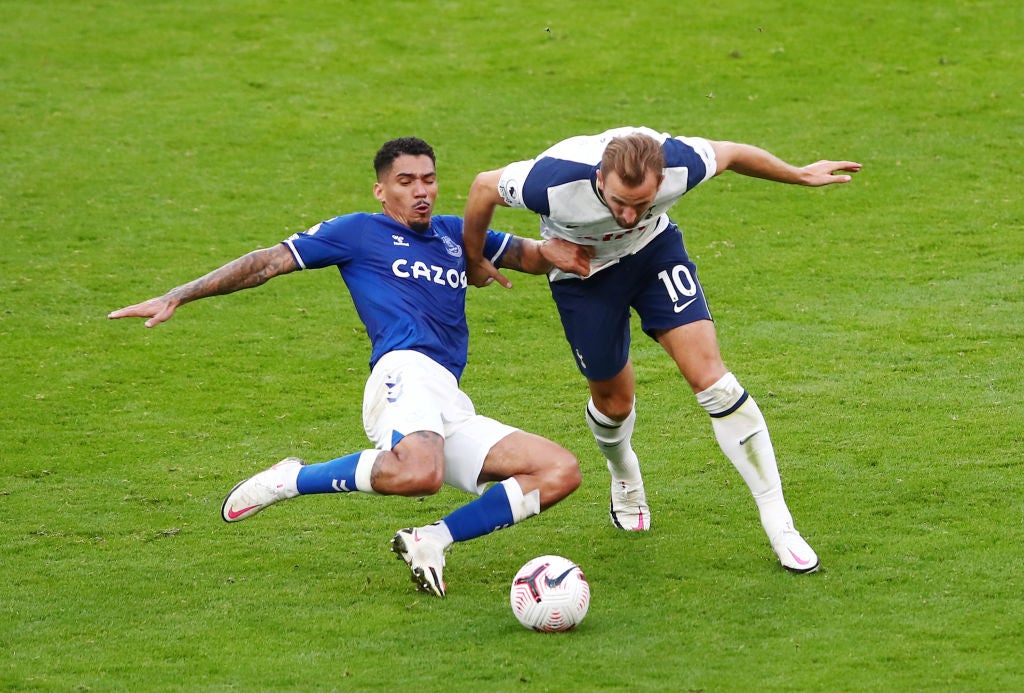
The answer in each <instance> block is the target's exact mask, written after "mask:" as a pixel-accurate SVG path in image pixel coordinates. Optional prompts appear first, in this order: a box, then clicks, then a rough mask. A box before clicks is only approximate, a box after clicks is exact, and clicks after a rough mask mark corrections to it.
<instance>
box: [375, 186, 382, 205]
mask: <svg viewBox="0 0 1024 693" xmlns="http://www.w3.org/2000/svg"><path fill="white" fill-rule="evenodd" d="M373 196H374V197H375V198H377V202H380V203H381V204H384V186H383V185H381V184H380V183H374V184H373Z"/></svg>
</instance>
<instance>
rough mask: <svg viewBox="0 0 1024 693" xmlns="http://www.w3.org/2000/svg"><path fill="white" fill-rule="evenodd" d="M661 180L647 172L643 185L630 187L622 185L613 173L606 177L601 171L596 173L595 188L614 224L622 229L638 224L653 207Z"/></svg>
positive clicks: (617, 176)
mask: <svg viewBox="0 0 1024 693" xmlns="http://www.w3.org/2000/svg"><path fill="white" fill-rule="evenodd" d="M661 180H662V176H660V175H658V174H656V173H654V172H653V171H649V172H648V173H647V177H646V178H645V179H644V182H643V183H641V184H640V185H637V186H635V187H632V186H629V185H626V184H625V183H623V182H622V179H621V178H620V177H619V174H617V173H615V172H614V171H612V172H611V173H609V174H608V175H607V176H604V175H602V172H601V171H598V172H597V187H598V190H600V191H601V195H602V196H603V197H604V203H605V204H606V205H607V206H608V211H610V212H611V213H612V216H613V217H614V218H615V223H616V224H618V225H619V226H620V227H622V228H624V229H631V228H633V227H634V226H636V225H637V224H639V223H640V221H641V220H642V219H643V218H644V215H645V214H647V212H648V210H650V208H651V207H653V206H654V198H656V197H657V196H658V188H659V187H661Z"/></svg>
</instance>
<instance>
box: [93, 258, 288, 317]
mask: <svg viewBox="0 0 1024 693" xmlns="http://www.w3.org/2000/svg"><path fill="white" fill-rule="evenodd" d="M298 268H299V266H298V264H296V262H295V258H294V257H293V256H292V254H291V251H290V250H288V248H287V247H286V246H285V245H283V244H278V245H276V246H274V247H273V248H265V249H263V250H254V251H253V252H251V253H248V254H246V255H243V256H242V257H240V258H238V259H236V260H232V261H231V262H229V263H228V264H226V265H224V266H223V267H220V268H218V269H215V270H214V271H212V272H210V273H209V274H206V275H204V276H202V277H199V278H198V279H194V280H192V281H190V282H189V283H188V284H182V285H181V286H179V287H176V288H174V289H171V290H170V291H168V292H167V293H166V294H164V295H163V296H156V297H155V298H151V299H149V300H148V301H143V302H142V303H136V304H134V305H131V306H126V307H125V308H121V309H120V310H115V311H113V312H111V313H109V314H108V315H107V317H108V318H110V319H112V320H113V319H117V318H149V319H148V320H146V323H145V325H146V327H155V326H156V325H159V324H160V323H162V322H165V321H167V320H169V319H170V318H171V316H172V315H174V311H175V310H177V308H178V306H181V305H184V304H185V303H189V302H191V301H195V300H197V299H200V298H206V297H207V296H218V295H222V294H230V293H233V292H235V291H239V290H241V289H249V288H252V287H254V286H259V285H260V284H263V283H265V282H266V281H268V280H269V279H271V278H273V277H276V276H277V275H279V274H287V273H288V272H294V271H295V270H297V269H298Z"/></svg>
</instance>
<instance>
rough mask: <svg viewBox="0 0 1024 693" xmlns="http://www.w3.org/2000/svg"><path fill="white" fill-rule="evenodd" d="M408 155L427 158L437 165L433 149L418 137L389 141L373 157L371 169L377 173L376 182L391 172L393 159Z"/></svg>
mask: <svg viewBox="0 0 1024 693" xmlns="http://www.w3.org/2000/svg"><path fill="white" fill-rule="evenodd" d="M405 154H408V155H410V156H429V157H430V160H431V161H432V162H434V164H435V165H436V164H437V159H436V158H435V157H434V150H433V148H432V147H431V146H430V145H429V144H427V143H426V142H424V141H423V140H421V139H420V138H419V137H399V138H397V139H394V140H389V141H387V142H385V143H384V145H383V146H382V147H381V148H380V149H378V150H377V155H376V156H375V157H373V169H374V171H376V172H377V180H380V179H381V178H383V177H384V175H385V174H387V172H388V171H390V170H391V164H393V163H395V159H397V158H398V157H400V156H403V155H405Z"/></svg>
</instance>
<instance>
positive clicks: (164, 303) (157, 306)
mask: <svg viewBox="0 0 1024 693" xmlns="http://www.w3.org/2000/svg"><path fill="white" fill-rule="evenodd" d="M177 307H178V303H177V302H176V301H171V300H169V299H168V298H167V297H165V296H158V297H156V298H151V299H149V300H148V301H143V302H142V303H136V304H135V305H133V306H126V307H124V308H121V309H120V310H115V311H113V312H111V313H109V314H108V315H107V317H108V318H110V319H111V320H116V319H117V318H149V320H147V321H146V323H145V324H146V327H154V326H156V325H159V324H160V323H162V322H164V321H166V320H169V319H170V317H171V316H172V315H174V311H175V309H176V308H177Z"/></svg>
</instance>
